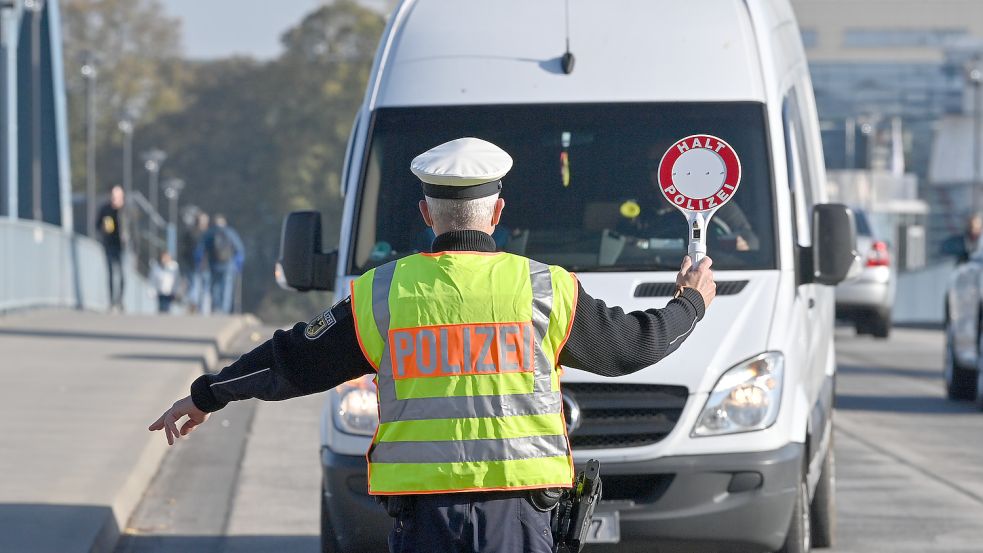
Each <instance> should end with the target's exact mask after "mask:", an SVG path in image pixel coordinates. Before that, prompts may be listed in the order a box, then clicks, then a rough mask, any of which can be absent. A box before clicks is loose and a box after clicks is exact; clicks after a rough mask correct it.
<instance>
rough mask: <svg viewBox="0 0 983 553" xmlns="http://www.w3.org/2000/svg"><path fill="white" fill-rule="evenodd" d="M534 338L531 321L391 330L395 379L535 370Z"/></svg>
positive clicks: (390, 351) (390, 341)
mask: <svg viewBox="0 0 983 553" xmlns="http://www.w3.org/2000/svg"><path fill="white" fill-rule="evenodd" d="M533 340H535V333H534V332H533V327H532V323H531V322H517V323H482V324H459V325H443V326H427V327H419V328H402V329H397V330H390V331H389V357H390V359H391V360H392V367H393V378H395V379H396V380H401V379H404V378H427V377H435V376H454V375H470V374H496V373H516V372H531V371H532V370H533V355H534V354H533Z"/></svg>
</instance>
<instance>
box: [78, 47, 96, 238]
mask: <svg viewBox="0 0 983 553" xmlns="http://www.w3.org/2000/svg"><path fill="white" fill-rule="evenodd" d="M81 73H82V78H83V79H85V94H86V109H85V125H86V138H85V229H86V233H87V234H88V235H89V236H95V233H96V78H98V76H99V70H98V69H97V68H96V64H95V60H94V59H93V58H92V56H91V55H90V56H87V57H86V61H85V64H83V65H82V68H81Z"/></svg>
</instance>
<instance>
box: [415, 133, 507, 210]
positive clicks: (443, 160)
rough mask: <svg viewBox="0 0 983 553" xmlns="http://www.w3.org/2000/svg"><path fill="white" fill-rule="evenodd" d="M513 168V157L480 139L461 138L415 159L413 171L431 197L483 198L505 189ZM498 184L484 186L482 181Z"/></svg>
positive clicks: (432, 149)
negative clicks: (506, 175) (503, 187)
mask: <svg viewBox="0 0 983 553" xmlns="http://www.w3.org/2000/svg"><path fill="white" fill-rule="evenodd" d="M510 169H512V156H510V155H509V154H507V153H506V152H505V150H503V149H501V148H499V147H498V146H496V145H494V144H492V143H491V142H488V141H486V140H481V139H480V138H470V137H468V138H458V139H457V140H451V141H450V142H445V143H443V144H441V145H440V146H436V147H434V148H431V149H429V150H427V151H426V152H423V153H422V154H420V155H418V156H416V157H415V158H413V162H412V163H410V170H411V171H413V174H414V175H416V176H417V178H419V179H420V180H421V181H423V183H424V186H423V188H424V193H425V194H426V195H427V196H431V197H437V198H440V197H443V198H460V199H469V198H480V197H483V196H490V195H492V194H495V193H497V192H498V191H499V190H501V183H500V182H499V181H501V179H502V177H504V176H505V174H506V173H508V172H509V170H510ZM486 183H487V184H492V183H494V184H496V186H482V187H479V186H478V185H482V184H486Z"/></svg>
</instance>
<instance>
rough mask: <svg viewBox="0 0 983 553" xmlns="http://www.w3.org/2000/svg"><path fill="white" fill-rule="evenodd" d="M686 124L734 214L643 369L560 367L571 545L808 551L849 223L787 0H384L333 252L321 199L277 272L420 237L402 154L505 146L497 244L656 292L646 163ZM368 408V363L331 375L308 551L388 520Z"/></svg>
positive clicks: (819, 523)
mask: <svg viewBox="0 0 983 553" xmlns="http://www.w3.org/2000/svg"><path fill="white" fill-rule="evenodd" d="M567 9H568V17H567V11H566V10H567ZM567 44H569V54H570V55H568V56H564V54H566V53H567ZM694 134H709V135H714V136H716V137H719V138H721V139H723V140H725V141H726V142H727V143H728V144H730V145H731V146H732V147H733V149H734V150H735V151H736V152H737V153H738V154H739V157H740V161H741V171H742V175H743V177H742V182H741V186H740V190H739V191H738V193H737V194H736V195H735V196H734V199H733V201H732V202H731V203H730V204H729V205H733V206H734V209H732V210H731V211H730V212H729V214H727V213H725V212H723V211H721V212H720V213H718V215H717V216H716V217H715V218H714V222H713V223H711V225H710V228H709V229H708V235H709V238H708V253H709V255H710V256H711V257H713V259H714V267H713V268H714V270H715V275H716V279H717V282H718V296H717V299H716V300H715V301H714V303H713V305H712V306H711V308H710V309H709V311H708V312H707V315H706V317H705V319H704V320H703V321H702V322H701V323H700V324H699V325H698V326H697V328H696V331H695V332H694V333H693V334H692V336H691V337H690V338H689V339H688V340H687V341H686V342H685V343H684V344H683V346H682V347H681V348H680V349H679V350H678V351H677V352H676V353H674V354H673V355H671V356H669V357H668V358H667V359H666V360H664V361H662V362H660V363H659V364H658V365H656V366H654V367H651V368H648V369H646V370H642V371H640V372H637V373H635V374H633V375H630V376H627V377H623V378H617V379H604V378H601V377H599V376H595V375H592V374H588V373H585V372H581V371H576V370H566V371H565V372H564V374H563V378H562V387H563V393H564V398H565V400H564V402H565V407H566V409H565V414H566V417H567V420H568V427H569V428H570V440H571V442H572V446H573V452H574V458H575V461H576V462H577V463H584V462H585V461H586V460H588V459H589V458H596V459H598V460H600V462H601V473H602V477H603V482H604V496H603V503H602V504H601V506H600V507H599V509H598V511H597V513H596V514H595V523H594V525H593V527H592V535H591V536H590V539H591V541H593V542H596V543H597V544H598V545H595V546H591V547H592V549H591V550H592V551H607V550H610V551H625V550H627V549H630V547H629V546H640V547H642V548H643V550H649V549H648V548H647V547H648V546H650V545H651V544H659V546H660V547H663V548H660V549H658V550H659V551H667V550H674V549H672V548H674V547H675V548H678V549H679V550H682V551H686V552H690V553H691V552H696V551H705V550H706V551H717V550H721V549H722V550H726V551H777V550H781V551H794V552H801V551H807V550H808V549H809V548H810V546H811V545H814V546H827V545H829V544H830V542H831V541H832V539H833V527H834V524H833V516H834V512H833V511H834V505H833V454H832V449H831V447H830V436H831V428H832V422H831V413H832V401H833V379H834V375H835V372H836V367H835V358H834V352H833V336H832V328H833V308H834V299H833V288H832V287H831V285H833V284H835V283H837V282H839V281H840V280H842V279H843V278H844V276H845V274H846V272H847V268H848V267H849V265H850V263H851V262H852V261H853V260H854V257H855V254H854V252H853V250H854V230H853V225H854V224H853V219H852V214H851V213H850V212H849V210H848V209H846V208H845V207H843V206H839V205H831V204H824V202H825V201H826V192H825V190H824V184H823V183H824V182H825V174H824V168H823V154H822V147H821V144H820V138H819V128H818V122H817V117H816V108H815V103H814V100H813V92H812V85H811V83H810V80H809V72H808V68H807V65H806V58H805V54H804V51H803V47H802V41H801V39H800V36H799V31H798V27H797V25H796V22H795V18H794V16H793V13H792V9H791V7H790V6H789V4H788V2H787V1H785V0H744V1H742V0H701V1H700V2H698V3H695V2H680V1H668V0H658V1H656V0H610V1H605V2H598V1H590V0H569V3H566V2H564V1H563V0H549V1H547V0H540V1H535V2H532V1H528V0H496V1H494V2H492V1H486V2H478V1H473V0H469V1H462V0H417V1H413V0H406V1H404V2H403V3H402V4H400V5H399V7H398V8H397V9H396V10H395V12H394V13H393V15H392V18H391V21H390V23H389V26H388V28H387V30H386V31H385V33H384V35H383V38H382V41H381V44H380V47H379V51H378V54H377V56H376V59H375V63H374V66H373V69H372V73H371V77H370V82H369V86H368V90H367V91H366V94H365V101H364V103H363V105H362V107H361V109H360V111H359V113H358V116H357V119H356V121H355V124H354V128H353V131H352V135H351V139H350V141H349V146H348V152H347V156H346V165H345V170H344V175H343V177H344V178H343V183H344V184H343V187H344V191H345V209H344V219H343V220H342V222H341V229H342V231H341V241H340V246H339V249H338V251H337V252H330V253H323V252H321V251H320V217H319V215H318V214H317V213H314V212H302V213H295V214H292V215H291V216H290V217H288V219H287V221H286V222H285V224H284V236H283V243H282V248H283V250H282V251H283V254H282V259H281V262H280V265H281V267H280V271H279V272H280V274H281V280H282V281H285V282H286V283H287V284H288V285H289V286H291V287H293V288H296V289H330V290H334V291H335V293H336V295H337V296H338V298H339V299H340V298H341V297H342V296H343V295H344V294H346V293H347V291H348V289H349V287H348V282H349V281H350V280H351V279H353V278H355V277H357V276H358V275H360V274H362V273H363V272H365V271H366V270H368V269H370V268H372V267H375V266H378V265H380V264H383V263H386V262H388V261H391V260H393V259H395V258H398V257H401V256H404V255H408V254H411V253H414V252H418V251H427V249H428V247H429V245H430V242H431V240H432V238H433V234H432V233H431V232H430V231H429V229H428V228H427V227H426V226H424V224H423V222H422V221H421V219H420V216H419V213H418V212H417V207H416V206H417V201H418V200H419V199H420V198H421V192H420V187H419V184H418V182H417V181H416V180H415V177H414V176H413V175H412V174H411V173H410V171H409V165H410V160H411V159H412V158H413V157H414V156H416V155H417V154H419V153H421V152H423V151H425V150H427V149H428V148H430V147H432V146H434V145H437V144H440V143H442V142H445V141H447V140H451V139H455V138H459V137H463V136H475V137H479V138H483V139H486V140H489V141H491V142H493V143H495V144H497V145H499V146H501V147H502V148H503V149H505V150H506V151H508V152H509V154H511V155H512V157H513V158H514V160H515V165H514V168H513V169H512V171H511V172H510V173H509V174H508V176H507V177H506V178H505V180H504V183H505V185H504V193H503V197H504V198H505V199H506V202H507V205H506V208H505V213H504V216H503V218H502V224H501V225H500V226H499V227H498V229H497V230H496V232H495V236H494V238H495V240H496V242H497V244H498V245H499V247H500V248H501V249H502V250H505V251H510V252H513V253H517V254H521V255H525V256H528V257H531V258H534V259H537V260H539V261H542V262H545V263H552V264H558V265H562V266H564V267H566V268H567V269H569V270H571V271H574V272H576V273H577V275H578V277H579V279H580V281H581V282H582V283H583V286H584V288H585V289H586V290H587V291H588V292H589V293H590V294H591V295H592V296H594V297H596V298H600V299H603V300H605V301H606V302H607V303H608V304H609V305H618V306H622V307H623V308H624V309H626V310H635V309H647V308H653V307H661V306H663V305H665V304H666V302H667V301H668V299H669V296H670V295H671V294H672V292H673V290H674V285H673V279H674V277H675V273H676V271H677V270H678V267H679V262H680V260H681V259H682V257H683V255H685V252H686V247H687V241H686V236H687V228H686V223H685V220H684V218H683V217H682V215H680V214H679V213H678V212H676V211H674V210H671V208H670V210H669V213H668V215H666V207H665V204H664V203H662V202H663V200H662V197H661V193H660V191H659V189H658V187H657V186H656V183H655V176H656V169H657V167H658V163H659V160H660V158H661V156H662V154H663V153H664V152H665V151H666V149H667V148H669V147H670V146H671V145H672V144H673V143H674V142H676V141H677V140H679V139H680V138H683V137H687V136H689V135H694ZM635 208H638V209H635ZM664 215H666V216H665V217H663V216H664ZM375 417H376V399H375V391H374V388H373V387H372V384H371V382H370V381H368V380H365V379H362V380H359V381H355V382H352V383H349V384H346V385H344V386H341V387H339V388H337V389H335V390H333V391H332V392H330V398H329V400H328V402H327V405H326V407H325V410H324V416H323V424H322V432H321V445H322V448H321V452H322V463H323V468H324V488H323V494H322V499H323V506H324V508H323V513H322V520H323V543H324V550H325V551H344V552H354V551H379V550H382V548H384V547H385V545H384V544H385V541H386V536H387V534H388V531H389V529H390V528H391V525H392V523H391V521H390V520H389V519H388V517H386V515H385V514H384V513H383V511H382V510H381V508H380V507H379V506H378V505H377V504H376V502H375V501H374V500H373V499H372V498H371V497H370V496H369V495H367V492H366V464H365V458H364V453H365V451H366V450H367V448H368V446H369V442H370V439H371V435H372V433H373V430H374V426H375V424H376V418H375ZM603 544H608V545H603Z"/></svg>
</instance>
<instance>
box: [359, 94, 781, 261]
mask: <svg viewBox="0 0 983 553" xmlns="http://www.w3.org/2000/svg"><path fill="white" fill-rule="evenodd" d="M764 123H765V112H764V106H763V105H762V104H759V103H750V102H747V103H744V102H741V103H737V102H735V103H661V104H565V105H500V106H453V107H414V108H382V109H379V110H377V112H376V114H375V120H374V122H373V128H372V130H371V144H370V151H369V157H368V160H367V165H366V167H365V170H364V173H363V178H362V186H361V189H360V190H359V194H360V197H359V207H358V212H357V225H358V228H357V231H356V232H355V233H353V240H354V244H353V246H354V250H353V255H352V256H351V261H350V263H351V266H350V270H351V272H352V273H353V274H361V273H363V272H365V271H367V270H368V269H371V268H372V267H375V266H378V265H380V264H382V263H385V262H387V261H390V260H392V259H395V258H398V257H403V256H405V255H409V254H412V253H416V252H420V251H429V248H430V242H431V241H432V240H433V232H432V231H431V230H430V229H429V228H427V227H426V225H424V223H423V220H422V218H421V217H420V213H419V210H418V208H417V202H418V201H419V200H420V199H422V192H421V190H420V184H419V181H417V180H416V177H414V176H413V174H412V173H411V172H410V169H409V167H410V160H412V159H413V158H414V157H415V156H416V155H418V154H420V153H422V152H424V151H426V150H427V149H429V148H431V147H433V146H436V145H438V144H441V143H443V142H446V141H448V140H453V139H455V138H461V137H464V136H474V137H478V138H483V139H485V140H488V141H491V142H493V143H495V144H497V145H499V146H500V147H502V148H503V149H504V150H505V151H507V152H508V153H509V154H510V155H511V156H512V158H513V159H514V160H515V165H514V166H513V168H512V171H511V172H509V174H508V175H506V177H505V178H504V179H503V182H504V189H503V193H502V197H503V198H505V202H506V205H505V212H504V214H503V216H502V223H501V225H499V227H498V228H497V230H496V231H495V235H494V238H495V242H496V244H497V245H498V248H499V250H504V251H509V252H512V253H516V254H519V255H524V256H527V257H531V258H534V259H537V260H539V261H542V262H544V263H550V264H555V265H561V266H563V267H566V268H567V269H569V270H574V271H579V272H589V271H652V270H676V269H678V268H679V262H680V260H681V259H682V257H683V256H684V255H685V253H686V245H687V244H686V230H687V229H686V222H685V219H684V218H683V216H682V215H681V214H680V213H679V211H677V210H676V209H675V208H674V207H672V206H670V205H669V204H668V203H667V202H666V201H665V199H664V198H663V196H662V193H661V192H660V191H659V188H658V183H657V180H656V179H657V170H658V166H659V160H660V159H661V158H662V154H663V153H664V152H665V150H666V148H668V147H669V146H671V145H672V144H673V143H674V142H675V141H677V140H679V139H680V138H683V137H685V136H689V135H692V134H711V135H715V136H718V137H720V138H722V139H723V140H725V141H727V142H728V143H729V144H730V145H731V146H732V147H733V148H734V150H735V151H736V152H737V153H738V155H739V156H740V159H741V170H742V179H741V187H740V190H739V191H738V193H737V194H736V195H735V196H734V199H733V200H732V201H731V202H730V203H728V204H726V205H725V206H724V207H723V208H722V209H721V210H720V211H718V212H717V214H716V215H715V216H714V218H713V220H712V221H711V223H710V227H709V229H708V237H707V250H708V254H709V255H710V256H711V257H713V260H714V269H718V270H719V269H735V270H739V269H772V268H774V267H775V237H774V234H775V231H774V228H775V225H774V221H773V215H772V205H773V202H772V191H771V189H772V183H771V172H770V170H769V167H768V159H769V157H768V143H767V140H766V138H765V130H764Z"/></svg>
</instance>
